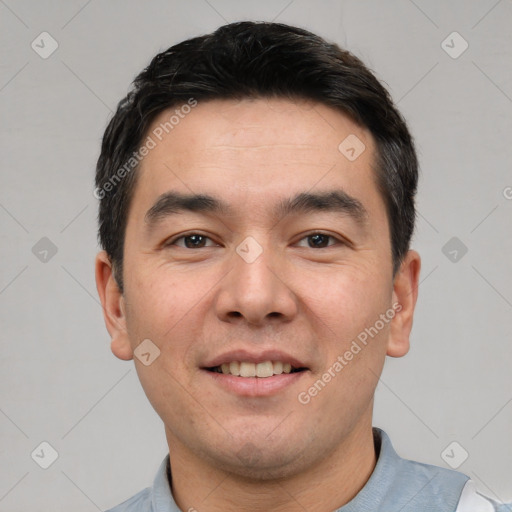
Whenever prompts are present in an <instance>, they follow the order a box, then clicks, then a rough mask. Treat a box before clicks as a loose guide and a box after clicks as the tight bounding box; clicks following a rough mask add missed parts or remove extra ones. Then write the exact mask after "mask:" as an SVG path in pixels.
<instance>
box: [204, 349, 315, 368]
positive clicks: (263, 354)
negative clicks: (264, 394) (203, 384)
mask: <svg viewBox="0 0 512 512" xmlns="http://www.w3.org/2000/svg"><path fill="white" fill-rule="evenodd" d="M232 361H240V362H245V363H254V364H257V363H264V362H265V361H281V362H282V363H290V364H291V365H292V367H293V368H306V367H307V365H306V364H304V363H303V362H302V361H300V360H299V359H297V358H296V357H293V356H291V355H290V354H287V353H286V352H282V351H281V350H264V351H260V352H254V351H248V350H244V349H239V350H230V351H229V352H225V353H223V354H221V355H219V356H216V357H214V358H213V359H210V360H208V361H207V362H206V363H205V364H204V366H203V368H213V367H215V366H220V365H221V364H224V363H231V362H232Z"/></svg>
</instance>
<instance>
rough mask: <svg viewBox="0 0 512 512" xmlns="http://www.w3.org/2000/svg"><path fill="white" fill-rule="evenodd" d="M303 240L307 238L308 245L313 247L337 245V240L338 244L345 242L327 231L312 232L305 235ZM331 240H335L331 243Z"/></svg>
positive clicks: (321, 247) (320, 247)
mask: <svg viewBox="0 0 512 512" xmlns="http://www.w3.org/2000/svg"><path fill="white" fill-rule="evenodd" d="M302 240H307V241H308V242H307V243H308V245H307V247H308V248H311V249H326V248H327V247H331V246H333V245H336V242H337V243H338V244H343V242H342V241H341V240H340V239H338V238H336V237H334V236H332V235H328V234H326V233H311V234H309V235H307V236H305V237H304V238H303V239H302ZM302 240H301V242H302ZM329 240H333V241H335V242H334V243H329Z"/></svg>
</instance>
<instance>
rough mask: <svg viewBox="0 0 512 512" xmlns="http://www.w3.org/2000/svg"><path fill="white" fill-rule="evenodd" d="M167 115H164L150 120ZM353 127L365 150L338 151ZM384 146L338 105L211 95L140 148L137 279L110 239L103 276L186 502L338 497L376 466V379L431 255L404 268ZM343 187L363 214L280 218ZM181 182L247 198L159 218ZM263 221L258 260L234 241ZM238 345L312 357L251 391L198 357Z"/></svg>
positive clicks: (334, 501)
mask: <svg viewBox="0 0 512 512" xmlns="http://www.w3.org/2000/svg"><path fill="white" fill-rule="evenodd" d="M172 110H174V109H171V110H170V112H172ZM168 117H169V112H163V113H162V114H161V115H160V116H159V117H158V118H157V119H156V120H155V122H154V123H153V126H152V128H153V127H156V126H158V125H159V123H160V122H162V121H165V120H167V119H168ZM150 131H151V129H150ZM148 133H150V132H148ZM350 134H355V135H356V136H357V137H358V138H359V139H360V140H361V141H363V143H364V144H365V146H366V149H365V151H363V153H362V154H361V155H360V156H359V157H358V158H357V159H356V160H355V161H353V162H351V161H349V160H348V159H347V158H346V157H345V156H344V155H343V154H342V153H340V151H339V150H338V145H339V144H340V142H341V141H343V140H344V139H345V138H346V137H347V136H348V135H350ZM374 157H375V144H374V140H373V137H372V135H371V134H370V132H369V131H368V130H366V129H364V128H362V127H360V126H358V125H357V124H355V123H354V122H352V121H351V120H350V119H349V118H348V117H347V116H345V115H343V114H341V113H340V112H338V111H335V110H334V109H331V108H329V107H327V106H324V105H321V104H318V103H312V102H305V101H301V102H293V101H291V100H284V99H272V100H269V99H258V100H242V101H219V100H214V101H209V102H203V103H201V102H200V103H199V104H198V105H197V106H196V107H195V108H194V109H192V111H191V112H190V113H189V114H187V115H186V116H185V118H184V119H182V120H181V121H180V123H179V124H178V125H176V126H175V127H174V129H173V130H172V131H171V132H170V133H169V134H168V135H167V136H166V137H164V138H163V139H162V141H161V142H159V143H158V144H157V146H156V147H155V148H154V149H152V150H151V151H150V152H149V154H148V155H147V156H146V157H145V158H144V160H143V162H142V163H141V167H140V176H139V180H138V183H137V186H136V190H135V194H134V196H133V200H132V203H131V206H130V211H129V216H128V223H127V229H126V238H125V249H124V251H125V252H124V269H123V275H124V282H125V290H124V294H123V295H122V294H121V293H120V292H119V289H118V287H117V285H116V283H115V280H114V278H113V274H112V267H111V262H110V261H109V258H108V256H107V254H106V253H105V252H104V251H102V252H100V253H99V254H98V255H97V257H96V283H97V288H98V293H99V295H100V298H101V302H102V304H103V308H104V316H105V322H106V326H107V329H108V331H109V333H110V335H111V338H112V345H111V348H112V352H113V353H114V354H115V355H116V356H117V357H119V358H120V359H124V360H129V359H132V358H133V359H134V361H135V365H136V369H137V372H138V375H139V378H140V381H141V384H142V386H143V388H144V391H145V393H146V395H147V396H148V399H149V400H150V402H151V404H152V405H153V407H154V408H155V410H156V412H157V413H158V414H159V416H160V417H161V418H162V420H163V422H164V424H165V432H166V437H167V441H168V444H169V452H170V461H171V471H172V492H173V496H174V498H175V500H176V502H177V504H178V506H179V507H180V508H181V509H182V510H188V509H189V508H191V507H194V508H195V509H197V510H199V511H201V512H209V511H226V510H240V511H252V512H254V511H260V510H261V511H265V512H268V511H279V512H285V511H292V510H293V511H296V510H302V508H301V507H303V508H304V509H306V510H308V511H326V510H335V509H336V508H338V507H341V506H342V505H344V504H346V503H347V502H348V501H350V500H351V499H352V498H353V497H354V496H355V495H356V494H357V493H358V492H359V491H360V490H361V489H362V487H363V486H364V485H365V483H366V481H367V480H368V478H369V476H370V475H371V473H372V471H373V469H374V467H375V463H376V454H375V449H374V445H373V438H372V430H371V429H372V410H373V399H374V392H375V388H376V385H377V382H378V377H379V376H380V374H381V372H382V368H383V365H384V361H385V358H386V355H388V356H392V357H401V356H403V355H405V354H406V353H407V351H408V349H409V334H410V331H411V328H412V321H413V312H414V308H415V304H416V299H417V286H418V277H419V272H420V257H419V255H418V253H416V252H415V251H409V252H408V253H407V256H406V258H405V259H404V261H403V263H402V266H401V268H400V270H399V271H398V273H397V274H396V275H395V276H393V273H392V259H391V245H390V235H389V224H388V219H387V215H386V210H385V205H384V201H383V198H382V197H381V195H380V194H379V192H378V189H377V186H376V181H375V172H374V170H373V168H372V165H373V162H374ZM340 188H341V189H343V190H344V191H346V192H347V193H348V194H350V195H351V196H352V197H354V198H356V199H358V200H359V201H360V202H361V203H362V205H363V206H364V208H365V209H366V211H367V216H366V221H365V224H364V225H360V224H359V223H358V222H356V221H355V220H354V219H353V218H351V217H350V216H349V215H340V214H339V213H332V212H311V213H308V214H293V215H290V216H288V217H285V218H282V219H280V220H276V219H275V218H273V217H272V215H271V210H272V207H273V206H274V204H275V203H276V202H277V201H278V200H279V199H282V198H287V197H291V196H293V195H294V194H296V193H299V192H308V191H311V192H313V191H328V190H331V189H340ZM170 190H175V191H179V192H182V193H207V194H211V195H214V196H216V197H219V198H222V199H223V200H224V201H226V202H228V203H229V204H230V205H231V206H232V208H233V212H232V214H231V215H227V216H224V215H220V214H211V213H209V214H206V215H204V214H199V213H188V212H187V213H180V214H179V215H174V216H171V217H168V218H165V219H162V221H161V222H160V223H159V224H158V225H156V226H155V227H154V229H153V230H152V231H149V230H148V224H147V223H146V222H145V220H144V217H145V214H146V212H147V211H148V210H149V209H150V208H151V206H152V205H153V204H154V203H155V202H156V200H157V198H158V197H159V196H160V195H161V194H162V193H164V192H167V191H170ZM318 231H320V232H322V233H326V234H327V235H330V236H332V237H334V238H327V239H323V242H322V243H323V245H322V246H321V248H318V247H317V246H315V245H314V243H311V238H308V236H310V235H313V234H314V233H316V232H318ZM191 232H195V233H198V234H201V235H203V236H205V237H207V239H206V241H204V245H203V246H201V247H200V248H194V247H193V245H192V244H190V240H189V244H190V245H189V247H188V248H187V246H186V245H185V242H186V240H184V239H183V238H182V239H181V240H176V242H174V241H173V239H176V238H179V236H180V235H181V234H189V235H190V234H191ZM248 236H251V237H253V238H254V239H255V240H256V241H257V242H258V243H259V244H260V246H261V248H262V249H263V252H262V253H261V255H260V256H259V257H258V258H257V259H256V260H255V261H254V262H252V263H248V262H246V261H245V260H244V259H243V258H241V257H240V256H239V255H238V254H237V252H236V248H237V246H238V245H239V244H240V243H241V242H242V241H243V240H244V239H245V238H246V237H248ZM327 240H328V242H327ZM169 242H171V243H170V244H169V245H167V246H164V243H169ZM344 242H345V243H344ZM173 244H174V245H173ZM394 303H399V304H400V305H401V310H400V312H398V313H396V315H395V316H394V318H393V319H392V320H391V321H390V322H389V323H387V324H386V325H385V327H384V328H383V329H381V330H380V331H379V333H378V335H376V336H375V337H374V338H373V339H372V340H371V342H370V343H368V344H367V346H365V347H364V348H363V349H362V350H361V351H360V352H359V353H358V354H357V355H355V356H354V357H353V359H352V360H351V361H350V362H349V363H348V364H347V365H346V366H345V367H344V368H343V370H342V371H340V372H339V373H338V374H337V376H336V377H335V378H333V379H332V380H331V382H329V383H328V384H327V385H326V386H325V388H323V389H322V390H321V392H319V393H318V394H317V395H316V396H315V397H314V398H312V399H311V401H310V402H309V403H308V404H302V403H300V402H299V401H298V399H297V396H298V394H299V393H300V392H302V391H307V390H308V388H310V387H311V386H312V385H313V384H314V383H315V381H317V380H318V379H319V378H321V377H322V375H323V374H324V373H325V372H326V371H327V369H328V368H329V367H332V365H333V363H334V362H335V361H336V360H337V358H338V356H340V355H343V354H344V353H345V352H346V351H347V350H348V349H349V347H350V344H351V342H352V340H354V339H356V337H357V335H358V334H359V333H361V332H362V331H364V329H365V328H368V327H370V326H373V325H374V324H375V322H376V320H378V319H379V315H381V314H383V313H385V312H386V311H387V310H389V309H390V308H392V305H393V304H394ZM144 339H150V340H151V341H152V342H153V343H154V344H155V345H156V346H158V348H159V350H160V356H159V357H158V358H157V359H156V360H155V361H154V362H153V363H152V364H150V365H149V366H145V365H143V364H142V363H141V362H140V361H139V359H138V358H137V357H134V354H133V351H134V350H135V348H136V347H137V346H138V345H139V343H140V342H141V341H142V340H144ZM233 347H236V348H239V347H245V348H248V349H250V350H252V351H257V350H264V349H270V348H277V349H280V350H283V351H285V352H287V353H289V354H292V355H293V356H295V357H296V358H297V359H299V360H301V361H302V362H306V363H307V367H308V371H306V372H304V374H302V375H301V377H300V379H298V380H296V381H295V382H294V383H293V384H292V385H290V386H288V387H286V388H285V389H283V390H281V391H280V392H279V393H277V394H275V395H274V396H268V397H246V396H243V397H242V396H239V395H236V394H234V393H232V392H228V391H226V390H224V389H221V388H220V387H219V386H218V385H217V384H216V383H214V382H213V379H212V378H211V376H210V375H208V374H206V372H205V371H204V370H201V369H200V368H201V366H202V365H203V364H204V363H205V361H207V360H211V359H212V358H213V357H216V356H218V355H220V354H222V353H224V352H226V351H228V350H230V349H231V348H233Z"/></svg>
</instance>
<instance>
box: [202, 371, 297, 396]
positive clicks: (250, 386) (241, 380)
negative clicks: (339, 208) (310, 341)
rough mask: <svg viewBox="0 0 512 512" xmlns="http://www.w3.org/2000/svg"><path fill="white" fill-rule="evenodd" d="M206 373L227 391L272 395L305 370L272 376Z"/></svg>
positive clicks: (241, 393)
mask: <svg viewBox="0 0 512 512" xmlns="http://www.w3.org/2000/svg"><path fill="white" fill-rule="evenodd" d="M202 371H203V372H205V373H207V374H208V375H209V376H210V377H211V378H212V379H214V382H216V383H217V384H219V385H220V386H222V387H223V388H224V389H226V390H227V391H230V392H231V393H235V394H237V395H240V396H272V395H275V394H277V393H279V391H282V390H283V389H285V388H286V387H288V386H291V385H293V384H294V383H296V382H298V381H299V380H300V379H301V378H302V376H303V375H304V374H305V373H307V370H304V371H301V372H295V373H281V374H280V375H273V376H272V377H237V376H236V375H225V374H223V373H218V372H210V371H208V370H202Z"/></svg>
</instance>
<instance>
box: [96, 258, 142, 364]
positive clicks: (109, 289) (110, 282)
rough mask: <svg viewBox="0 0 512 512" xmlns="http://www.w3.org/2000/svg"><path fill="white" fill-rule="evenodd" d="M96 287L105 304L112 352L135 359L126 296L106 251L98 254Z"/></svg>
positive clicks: (106, 322)
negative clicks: (130, 337) (127, 325)
mask: <svg viewBox="0 0 512 512" xmlns="http://www.w3.org/2000/svg"><path fill="white" fill-rule="evenodd" d="M95 267H96V288H97V290H98V294H99V296H100V300H101V305H102V306H103V317H104V319H105V325H106V327H107V331H108V332H109V334H110V336H111V338H112V342H111V345H110V348H111V350H112V353H113V354H114V355H115V356H116V357H118V358H119V359H123V360H125V361H127V360H129V359H133V351H132V348H131V345H130V340H129V338H128V333H127V330H126V311H125V303H124V297H123V295H122V293H121V291H120V290H119V287H118V286H117V283H116V280H115V279H114V275H113V272H112V264H111V262H110V258H109V257H108V255H107V253H106V252H105V251H101V252H99V253H98V254H97V255H96V261H95Z"/></svg>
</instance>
